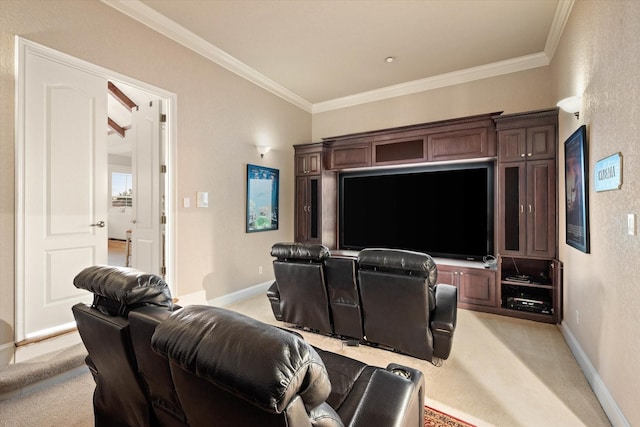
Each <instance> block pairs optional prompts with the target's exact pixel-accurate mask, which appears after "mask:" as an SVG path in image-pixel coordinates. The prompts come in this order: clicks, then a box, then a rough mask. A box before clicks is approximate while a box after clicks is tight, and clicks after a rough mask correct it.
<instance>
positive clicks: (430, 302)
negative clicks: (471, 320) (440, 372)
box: [358, 249, 458, 361]
mask: <svg viewBox="0 0 640 427" xmlns="http://www.w3.org/2000/svg"><path fill="white" fill-rule="evenodd" d="M358 265H359V270H358V279H359V282H360V300H361V302H362V313H363V321H364V331H365V334H366V337H367V339H368V340H369V341H372V342H374V343H377V344H381V345H384V346H388V347H391V348H393V349H395V350H398V351H400V352H402V353H406V354H409V355H412V356H415V357H419V358H421V359H425V360H430V361H432V360H433V358H434V357H436V358H439V359H447V358H448V357H449V354H450V351H451V346H452V343H453V333H454V331H455V327H456V322H457V292H458V289H457V288H456V287H455V286H451V285H446V284H437V278H438V269H437V267H436V263H435V261H434V260H433V259H432V258H431V257H430V256H429V255H427V254H425V253H421V252H413V251H406V250H399V249H363V250H362V251H360V253H359V254H358Z"/></svg>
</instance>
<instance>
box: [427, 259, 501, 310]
mask: <svg viewBox="0 0 640 427" xmlns="http://www.w3.org/2000/svg"><path fill="white" fill-rule="evenodd" d="M438 283H445V284H447V285H453V286H456V287H457V288H458V302H460V303H463V304H471V305H481V306H487V307H495V306H496V272H495V271H494V270H483V269H479V268H466V267H458V266H453V265H447V264H438Z"/></svg>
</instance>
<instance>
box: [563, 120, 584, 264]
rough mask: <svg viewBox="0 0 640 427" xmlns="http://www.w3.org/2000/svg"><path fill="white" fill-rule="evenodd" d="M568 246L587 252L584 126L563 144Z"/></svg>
mask: <svg viewBox="0 0 640 427" xmlns="http://www.w3.org/2000/svg"><path fill="white" fill-rule="evenodd" d="M564 158H565V163H564V177H565V190H566V191H565V193H566V196H565V200H566V208H567V223H566V228H567V234H566V240H567V245H570V246H573V247H574V248H576V249H578V250H580V251H582V252H584V253H587V254H588V253H589V191H588V185H587V184H588V181H589V174H588V171H587V127H586V125H582V126H580V127H579V128H578V129H577V130H576V131H575V132H574V133H573V134H572V135H571V136H570V137H569V138H568V139H567V140H566V141H565V143H564Z"/></svg>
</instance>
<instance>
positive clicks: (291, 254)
mask: <svg viewBox="0 0 640 427" xmlns="http://www.w3.org/2000/svg"><path fill="white" fill-rule="evenodd" d="M329 255H330V252H329V248H327V247H326V246H324V245H317V244H316V245H312V244H307V243H276V244H275V245H273V246H272V247H271V256H273V257H276V258H278V259H280V260H284V259H304V260H311V261H322V260H324V259H325V258H327V257H328V256H329Z"/></svg>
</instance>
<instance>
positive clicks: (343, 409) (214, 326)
mask: <svg viewBox="0 0 640 427" xmlns="http://www.w3.org/2000/svg"><path fill="white" fill-rule="evenodd" d="M152 346H153V348H154V350H155V351H156V352H158V353H159V354H161V355H162V356H164V357H166V358H167V359H168V360H169V363H170V366H171V373H172V378H173V380H174V384H175V389H176V391H177V394H178V397H179V399H180V401H181V402H182V403H183V408H184V411H185V414H186V419H187V423H188V424H189V425H191V426H205V425H224V426H247V427H249V426H251V427H252V426H263V427H270V426H294V427H297V426H343V425H349V426H354V427H355V426H363V427H364V426H367V427H369V426H381V427H384V426H398V427H401V426H412V427H418V426H422V425H423V423H424V420H423V410H424V409H423V405H424V402H423V399H424V396H423V388H424V387H423V385H424V379H423V376H422V373H421V372H420V371H417V370H414V369H411V368H407V367H404V366H399V365H390V366H389V367H388V368H387V369H382V368H376V367H372V366H367V365H365V364H363V363H361V362H358V361H356V360H353V359H349V358H346V357H344V356H340V355H338V354H335V353H329V352H325V351H323V350H320V349H315V348H313V347H312V346H310V345H309V344H308V343H307V342H305V341H304V340H303V339H302V338H301V337H300V336H299V335H298V334H296V333H293V332H291V331H286V330H283V329H280V328H277V327H275V326H271V325H267V324H265V323H262V322H259V321H257V320H255V319H251V318H249V317H247V316H244V315H242V314H239V313H235V312H232V311H229V310H226V309H223V308H218V307H211V306H188V307H184V308H183V309H181V310H179V311H177V312H175V313H174V314H172V315H171V316H170V317H169V318H168V319H166V320H165V321H163V322H162V323H160V324H159V325H158V327H157V328H156V330H155V333H154V334H153V338H152Z"/></svg>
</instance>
